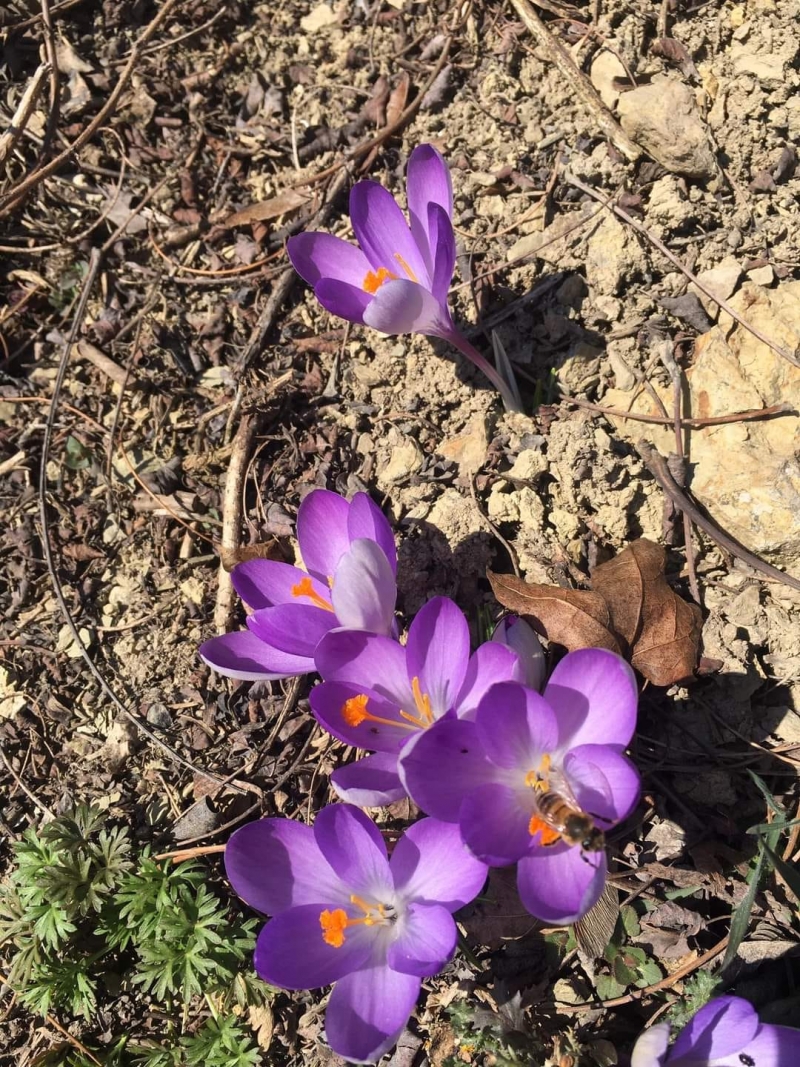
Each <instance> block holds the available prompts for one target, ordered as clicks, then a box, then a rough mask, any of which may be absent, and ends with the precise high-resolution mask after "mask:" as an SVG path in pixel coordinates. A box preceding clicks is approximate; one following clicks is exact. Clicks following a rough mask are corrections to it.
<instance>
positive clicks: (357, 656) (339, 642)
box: [314, 630, 414, 712]
mask: <svg viewBox="0 0 800 1067" xmlns="http://www.w3.org/2000/svg"><path fill="white" fill-rule="evenodd" d="M314 660H315V663H316V665H317V670H318V671H319V673H320V674H321V675H322V677H323V678H324V679H325V681H331V682H349V683H350V684H351V685H354V686H356V687H358V688H359V689H364V688H369V687H371V688H372V689H373V690H374V691H375V692H376V693H377V694H378V695H379V696H382V697H384V698H385V699H386V700H390V701H392V702H393V703H394V704H396V705H397V706H398V707H399V708H403V709H404V710H406V709H410V710H411V711H412V712H413V711H414V695H413V693H412V691H411V685H410V683H409V680H408V672H407V671H406V650H405V649H404V648H403V646H402V645H401V644H399V643H398V642H397V641H393V640H392V639H391V638H390V637H382V636H380V635H378V634H368V633H362V632H359V631H357V630H333V631H331V632H330V633H329V634H327V635H326V636H325V637H324V638H323V639H322V641H321V642H320V644H319V646H318V648H317V651H316V653H315V655H314Z"/></svg>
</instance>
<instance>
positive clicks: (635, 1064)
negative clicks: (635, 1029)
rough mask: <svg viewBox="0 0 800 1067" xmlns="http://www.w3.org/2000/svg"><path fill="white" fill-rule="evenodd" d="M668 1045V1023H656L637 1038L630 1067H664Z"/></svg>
mask: <svg viewBox="0 0 800 1067" xmlns="http://www.w3.org/2000/svg"><path fill="white" fill-rule="evenodd" d="M668 1045H669V1023H657V1024H656V1025H655V1026H652V1027H651V1028H650V1029H649V1030H645V1032H644V1033H643V1034H642V1035H641V1036H640V1037H639V1038H638V1040H637V1041H636V1044H635V1045H634V1047H633V1052H632V1053H631V1067H664V1064H665V1063H666V1056H667V1046H668Z"/></svg>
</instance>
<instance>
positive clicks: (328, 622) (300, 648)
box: [247, 604, 337, 658]
mask: <svg viewBox="0 0 800 1067" xmlns="http://www.w3.org/2000/svg"><path fill="white" fill-rule="evenodd" d="M247 625H248V628H249V629H250V630H251V631H252V632H253V633H254V634H255V635H256V637H258V638H259V639H260V640H261V641H263V642H264V643H265V644H267V645H271V646H272V648H276V649H278V650H279V651H281V652H288V653H290V655H292V656H308V657H309V658H313V656H314V652H315V650H316V647H317V645H318V644H319V643H320V641H321V640H322V638H323V637H324V636H325V634H326V633H327V632H328V630H330V629H332V628H333V627H334V626H336V625H337V621H336V616H335V614H334V613H333V612H332V611H325V610H323V609H322V608H313V607H306V605H305V604H278V605H277V607H274V608H262V609H261V610H260V611H254V612H253V614H252V615H248V617H247Z"/></svg>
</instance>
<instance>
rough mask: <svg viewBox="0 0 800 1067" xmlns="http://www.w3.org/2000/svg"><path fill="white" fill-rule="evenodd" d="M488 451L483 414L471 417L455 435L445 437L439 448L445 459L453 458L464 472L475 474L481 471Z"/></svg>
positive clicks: (438, 450)
mask: <svg viewBox="0 0 800 1067" xmlns="http://www.w3.org/2000/svg"><path fill="white" fill-rule="evenodd" d="M488 451H489V438H488V436H487V433H486V421H485V419H484V418H483V416H482V415H476V416H475V417H474V418H473V419H471V420H470V421H469V422H468V423H467V425H466V426H465V427H464V429H463V430H462V431H461V433H459V434H456V435H455V437H447V438H445V440H444V441H442V443H441V444H440V445H439V447H438V449H437V452H439V453H440V454H441V455H442V456H444V457H445V459H452V460H453V462H454V463H455V464H456V466H457V467H458V469H459V471H461V473H462V474H475V472H476V471H479V470H480V469H481V467H482V466H483V464H484V463H485V461H486V453H487V452H488Z"/></svg>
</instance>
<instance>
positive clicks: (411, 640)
mask: <svg viewBox="0 0 800 1067" xmlns="http://www.w3.org/2000/svg"><path fill="white" fill-rule="evenodd" d="M406 663H407V664H408V676H409V678H419V684H420V688H421V689H422V692H423V693H427V695H428V696H429V698H430V702H431V710H432V711H433V715H434V717H435V718H437V719H438V718H440V717H441V716H442V715H444V713H445V712H446V711H448V710H449V709H450V708H453V707H455V705H456V700H457V698H458V695H459V692H460V691H461V687H462V686H463V684H464V679H465V677H466V674H467V664H468V663H469V626H468V625H467V620H466V619H465V618H464V613H463V612H462V610H461V608H459V607H458V605H457V604H454V603H453V601H452V600H449V599H448V598H447V597H443V596H440V597H434V599H433V600H429V601H428V603H427V604H425V605H423V607H422V608H420V610H419V611H418V612H417V614H416V616H415V618H414V621H413V622H412V623H411V626H410V627H409V631H408V641H407V642H406Z"/></svg>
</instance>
